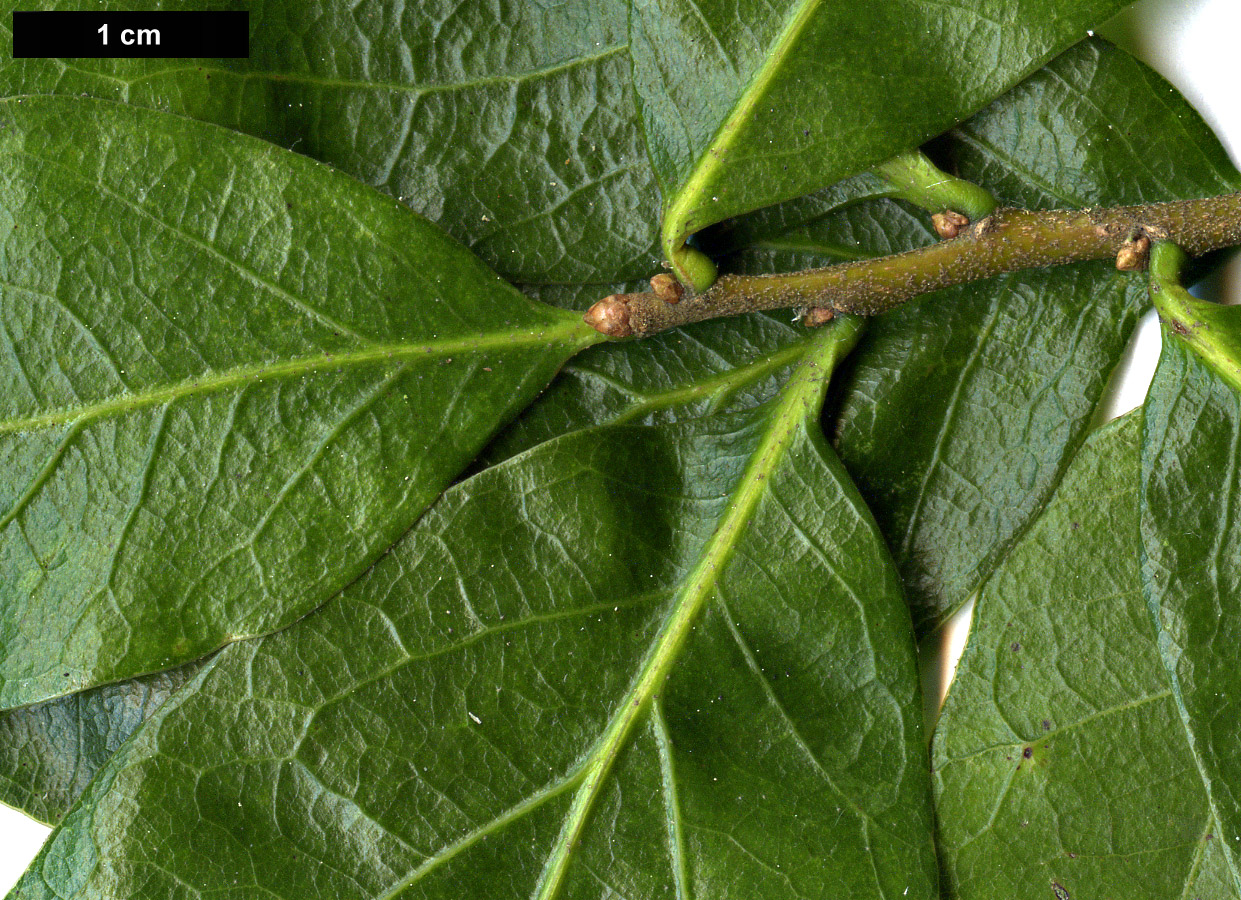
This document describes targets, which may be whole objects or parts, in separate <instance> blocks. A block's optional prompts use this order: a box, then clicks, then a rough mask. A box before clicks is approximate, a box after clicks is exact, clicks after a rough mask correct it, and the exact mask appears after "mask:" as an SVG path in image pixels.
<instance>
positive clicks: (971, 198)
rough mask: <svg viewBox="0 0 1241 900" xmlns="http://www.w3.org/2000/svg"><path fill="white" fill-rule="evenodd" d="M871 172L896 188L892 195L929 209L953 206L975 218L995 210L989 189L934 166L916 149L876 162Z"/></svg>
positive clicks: (944, 208) (950, 207) (972, 219)
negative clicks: (885, 160)
mask: <svg viewBox="0 0 1241 900" xmlns="http://www.w3.org/2000/svg"><path fill="white" fill-rule="evenodd" d="M874 172H875V173H876V174H877V175H879V176H881V177H882V178H883V179H884V181H886V182H888V184H890V185H892V187H893V188H895V192H894V193H893V195H892V196H894V197H897V198H898V199H901V200H907V201H908V202H910V203H912V204H914V205H915V206H920V207H922V208H923V209H926V210H930V211H931V212H941V211H943V210H949V209H950V210H955V211H956V212H959V213H964V214H965V215H966V216H967V217H968V218H969V219H970V221H973V222H977V221H979V220H980V219H985V218H986V217H987V216H989V215H991V214H992V213H993V212H995V208H996V206H997V205H998V204H997V203H996V202H995V198H994V197H992V196H991V193H990V192H989V191H987V190H985V189H984V188H981V187H979V186H978V185H976V184H973V183H972V182H969V181H962V180H961V179H960V178H956V177H954V176H952V175H949V174H948V173H947V172H944V171H943V170H941V169H939V168H937V167H936V166H935V164H934V163H932V162H931V161H930V160H929V159H927V158H926V156H925V155H924V154H923V153H922V152H921V151H918V150H909V151H906V152H905V153H902V154H900V155H899V156H894V157H892V158H891V159H889V160H888V161H887V162H882V163H880V164H879V165H877V166H875V168H874Z"/></svg>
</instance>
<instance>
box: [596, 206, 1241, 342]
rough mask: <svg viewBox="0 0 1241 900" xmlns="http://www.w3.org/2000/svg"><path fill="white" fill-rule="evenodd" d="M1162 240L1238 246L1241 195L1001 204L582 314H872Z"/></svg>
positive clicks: (620, 323) (676, 317)
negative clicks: (946, 230)
mask: <svg viewBox="0 0 1241 900" xmlns="http://www.w3.org/2000/svg"><path fill="white" fill-rule="evenodd" d="M1162 240H1170V241H1172V242H1174V243H1176V244H1178V245H1180V246H1181V247H1182V248H1183V249H1184V250H1185V251H1186V252H1188V253H1190V254H1192V255H1198V254H1201V253H1205V252H1207V251H1208V250H1215V249H1218V248H1220V247H1231V246H1236V245H1237V244H1241V193H1237V194H1226V195H1224V196H1222V197H1212V198H1209V199H1205V200H1181V201H1175V202H1171V203H1153V204H1150V205H1146V206H1126V207H1117V208H1113V209H1084V210H1050V211H1040V210H1025V209H1002V210H999V211H998V212H996V213H995V214H994V215H991V216H988V217H987V218H985V219H983V220H982V221H980V222H977V223H975V224H974V225H972V226H970V227H969V228H967V229H966V230H965V231H964V232H963V233H962V234H961V235H960V236H959V237H956V238H953V239H952V240H947V241H942V242H940V243H938V244H933V245H931V246H929V247H921V248H919V249H917V250H910V251H908V252H906V253H898V254H896V255H894V256H885V257H880V258H878V259H868V260H860V261H858V262H849V263H842V264H840V265H836V266H828V267H827V268H823V269H810V270H808V271H805V272H793V273H789V274H781V275H726V276H724V277H722V278H720V279H719V280H718V281H716V282H715V284H714V285H713V286H712V287H711V288H710V289H709V290H707V291H705V292H703V293H701V294H698V295H696V296H693V297H684V298H682V299H681V300H680V302H678V303H670V302H668V301H666V300H664V299H661V298H660V297H658V296H656V295H655V294H614V295H612V296H611V297H607V298H605V299H603V300H601V301H599V302H598V303H596V304H595V305H594V306H592V307H591V308H590V310H589V311H588V312H587V314H586V321H587V322H588V323H590V324H591V325H592V326H593V327H595V328H596V329H597V330H599V331H601V332H603V333H604V334H607V335H609V336H611V337H628V336H630V335H636V336H639V337H641V336H645V335H648V334H654V333H656V332H659V331H664V330H666V329H668V328H675V327H677V326H680V325H686V324H689V323H691V322H701V321H703V320H704V319H715V318H720V317H723V316H735V315H740V314H741V313H747V312H755V311H757V310H765V309H788V308H799V307H800V308H812V309H822V310H826V311H830V313H850V314H854V315H864V316H873V315H878V314H879V313H883V312H887V311H888V310H891V309H894V308H896V307H897V306H899V305H901V304H902V303H905V302H907V301H908V300H911V299H913V298H914V297H917V296H919V295H921V294H925V293H927V292H929V291H935V290H940V289H941V288H946V287H952V286H954V285H959V284H966V283H969V282H973V281H979V280H981V279H984V278H991V277H993V276H995V275H1000V274H1003V273H1005V272H1015V271H1018V270H1021V269H1029V268H1035V267H1042V266H1056V265H1063V264H1065V263H1073V262H1081V261H1083V260H1092V259H1109V258H1110V259H1116V258H1117V255H1118V254H1120V257H1121V259H1120V260H1119V261H1120V262H1122V265H1123V266H1124V267H1126V268H1129V267H1132V266H1133V265H1134V264H1135V262H1140V261H1141V260H1140V255H1141V254H1140V253H1139V252H1138V251H1137V250H1135V248H1140V247H1144V246H1147V244H1146V242H1147V241H1151V242H1157V241H1162ZM828 317H830V316H828V315H827V314H826V313H825V314H824V315H820V316H815V317H813V318H814V320H816V321H821V320H824V319H825V318H828Z"/></svg>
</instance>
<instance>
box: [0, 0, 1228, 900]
mask: <svg viewBox="0 0 1241 900" xmlns="http://www.w3.org/2000/svg"><path fill="white" fill-rule="evenodd" d="M880 2H882V0H880ZM1103 31H1104V33H1105V34H1106V35H1107V36H1108V37H1110V38H1112V39H1113V40H1115V41H1118V42H1120V43H1122V44H1123V45H1124V46H1125V47H1126V48H1127V49H1128V50H1130V51H1131V52H1133V53H1136V54H1137V55H1138V56H1140V57H1142V58H1143V59H1145V60H1146V61H1147V62H1149V63H1151V64H1152V65H1153V66H1154V67H1155V68H1156V69H1158V70H1159V71H1160V72H1162V73H1163V75H1164V76H1165V77H1167V78H1168V79H1169V80H1170V81H1172V83H1173V84H1175V85H1176V86H1177V87H1178V88H1180V90H1181V91H1182V92H1183V93H1184V94H1185V95H1186V96H1187V97H1188V98H1189V100H1190V102H1192V103H1193V104H1194V105H1196V106H1197V107H1198V109H1199V110H1200V111H1201V112H1202V113H1203V115H1204V116H1205V117H1206V119H1207V121H1208V122H1210V123H1211V125H1212V126H1213V127H1214V128H1215V130H1216V131H1217V132H1218V133H1219V135H1220V136H1221V138H1222V139H1223V142H1224V145H1225V146H1226V147H1227V148H1228V150H1229V152H1230V153H1231V154H1232V158H1233V160H1234V161H1238V162H1241V99H1238V97H1237V95H1236V87H1237V85H1241V53H1239V51H1238V49H1237V48H1238V39H1239V38H1241V3H1238V0H1142V2H1140V3H1137V4H1135V5H1134V6H1133V7H1131V8H1130V9H1129V10H1128V11H1127V12H1126V13H1124V14H1123V15H1122V16H1121V17H1120V18H1119V19H1118V20H1117V21H1115V22H1113V23H1111V25H1110V26H1109V27H1108V28H1106V29H1104V30H1103ZM1212 290H1219V291H1220V293H1221V295H1222V298H1223V299H1226V300H1230V301H1231V302H1238V301H1241V257H1238V259H1237V260H1234V262H1233V263H1232V264H1231V265H1229V266H1228V267H1227V269H1226V270H1225V272H1224V273H1223V275H1222V277H1221V278H1220V279H1218V281H1217V284H1216V285H1214V286H1213V287H1212ZM1158 354H1159V332H1158V329H1157V328H1156V326H1155V322H1154V319H1153V316H1148V318H1147V320H1146V321H1145V322H1144V323H1143V328H1142V329H1141V330H1140V331H1139V333H1138V335H1137V338H1136V339H1135V341H1134V346H1133V347H1131V348H1130V354H1129V370H1128V376H1127V377H1126V378H1125V380H1124V381H1123V383H1122V384H1121V387H1120V390H1119V392H1118V394H1117V396H1116V397H1115V398H1114V407H1113V408H1114V413H1115V414H1117V415H1119V414H1120V413H1123V412H1127V411H1128V410H1129V409H1132V408H1133V407H1135V406H1138V405H1139V404H1140V403H1141V402H1142V399H1143V397H1144V396H1145V394H1146V387H1147V384H1148V383H1149V382H1150V377H1151V373H1152V372H1153V371H1154V367H1155V361H1156V359H1157V357H1158ZM968 625H969V610H968V609H967V610H964V611H962V613H961V614H959V615H958V616H957V619H956V621H955V622H954V627H953V628H951V629H949V631H948V634H947V637H946V653H945V661H944V665H943V669H944V671H945V672H950V671H951V667H952V666H953V665H954V664H955V660H956V658H957V657H958V656H959V655H960V651H961V648H962V647H964V645H965V637H966V631H967V629H968ZM944 682H945V683H944V684H942V685H940V686H938V687H940V688H941V689H942V688H945V687H946V678H945V679H944ZM928 687H931V689H932V690H934V689H935V687H936V686H933V685H930V686H928ZM47 835H48V829H47V828H46V827H44V826H42V825H40V824H38V823H37V822H34V821H33V820H31V819H28V818H26V817H25V816H24V815H22V814H21V813H19V812H17V811H15V810H12V809H9V808H8V807H5V806H3V805H0V894H4V893H7V892H8V890H9V888H10V887H11V886H12V885H13V884H15V883H16V882H17V879H18V878H19V877H20V875H21V873H22V872H23V871H24V870H25V868H26V866H27V865H28V864H29V862H30V860H31V859H33V858H34V855H35V854H36V853H37V852H38V850H39V847H40V846H41V845H42V843H43V841H44V839H45V838H46V837H47Z"/></svg>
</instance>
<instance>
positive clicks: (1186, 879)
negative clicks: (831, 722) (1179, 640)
mask: <svg viewBox="0 0 1241 900" xmlns="http://www.w3.org/2000/svg"><path fill="white" fill-rule="evenodd" d="M1141 419H1142V417H1141V415H1140V414H1138V413H1134V414H1131V415H1129V416H1127V417H1125V418H1124V419H1123V420H1121V421H1119V422H1116V423H1113V424H1111V425H1109V426H1106V427H1105V428H1103V429H1101V430H1100V431H1098V432H1096V433H1094V434H1092V435H1091V436H1090V438H1088V439H1087V442H1086V445H1085V447H1084V448H1083V449H1082V451H1081V452H1080V453H1079V454H1078V456H1077V457H1076V458H1075V459H1074V462H1073V465H1072V467H1071V469H1070V471H1069V473H1068V474H1067V475H1066V476H1065V479H1064V480H1063V482H1062V483H1061V485H1060V488H1059V489H1058V491H1057V493H1056V495H1055V497H1054V498H1053V499H1052V501H1051V502H1050V503H1049V504H1048V507H1047V509H1046V511H1045V512H1044V513H1043V515H1042V516H1041V517H1040V518H1039V520H1038V521H1037V522H1036V523H1035V524H1034V525H1033V527H1032V528H1031V529H1030V531H1029V532H1028V533H1027V534H1026V536H1025V537H1024V538H1023V539H1022V540H1021V541H1020V542H1019V543H1018V545H1017V546H1016V547H1015V548H1014V550H1013V551H1012V553H1011V554H1010V555H1009V557H1008V558H1007V559H1006V560H1005V562H1004V564H1003V565H1002V566H1001V567H1000V568H999V569H998V570H997V572H996V574H995V575H994V576H993V577H992V579H991V581H989V582H988V584H987V585H986V586H985V587H984V589H983V592H982V595H981V597H980V602H979V606H978V611H977V613H976V623H975V627H974V629H973V631H972V632H971V637H970V644H969V647H968V648H967V650H966V654H965V655H964V656H963V657H962V661H961V664H960V667H959V669H958V678H957V680H956V681H955V682H954V684H953V687H952V690H951V692H950V695H949V699H948V702H947V704H946V705H945V708H944V712H943V716H942V718H941V724H940V727H939V729H938V730H937V734H936V738H935V748H934V756H935V771H936V802H937V807H938V811H939V820H940V822H941V827H942V831H941V837H942V840H941V848H942V850H943V851H944V856H943V859H944V862H945V872H946V874H947V875H948V879H949V884H950V885H951V890H952V891H953V893H954V896H960V897H962V898H963V900H965V898H971V897H990V896H995V894H996V892H1003V893H1005V894H1007V895H1010V896H1014V897H1023V898H1024V897H1030V898H1036V897H1045V896H1046V895H1047V892H1048V881H1049V880H1050V881H1054V882H1055V883H1056V884H1059V885H1061V886H1062V888H1063V889H1064V890H1065V891H1067V892H1068V893H1069V894H1070V896H1078V895H1079V894H1080V895H1083V896H1093V895H1095V894H1099V893H1102V892H1108V891H1121V892H1123V893H1125V894H1126V895H1128V896H1134V897H1150V898H1155V897H1169V896H1220V897H1228V896H1238V892H1237V889H1236V885H1235V883H1234V884H1233V886H1232V887H1229V888H1225V889H1223V890H1218V887H1221V886H1220V885H1219V884H1218V882H1219V879H1220V878H1221V876H1222V877H1223V878H1224V879H1225V880H1227V879H1228V875H1227V863H1226V857H1227V855H1228V854H1229V852H1230V851H1229V848H1228V846H1227V845H1228V843H1229V842H1228V840H1227V839H1226V835H1227V832H1226V831H1222V830H1221V829H1220V827H1219V825H1218V822H1217V821H1216V818H1215V816H1214V814H1213V811H1212V809H1211V806H1210V803H1209V802H1208V794H1207V792H1206V791H1205V790H1204V783H1203V781H1202V780H1201V777H1200V771H1199V768H1198V766H1197V765H1196V763H1195V753H1194V750H1193V748H1192V746H1191V743H1190V741H1187V740H1186V735H1185V731H1184V729H1183V726H1182V722H1181V716H1180V713H1179V712H1178V710H1177V703H1176V701H1175V698H1174V696H1173V693H1174V692H1173V690H1172V686H1171V684H1170V681H1169V678H1168V674H1167V672H1166V671H1165V670H1164V666H1163V664H1162V662H1161V660H1160V651H1159V646H1158V640H1157V638H1156V634H1155V631H1154V629H1153V628H1152V623H1151V620H1150V617H1149V614H1148V611H1147V609H1146V602H1145V598H1144V597H1143V591H1142V586H1141V581H1140V577H1139V571H1138V570H1139V566H1138V564H1137V562H1136V560H1137V557H1138V547H1139V543H1140V539H1139V533H1138V521H1139V497H1138V495H1139V491H1140V483H1139V477H1138V476H1139V445H1140V442H1141V434H1142V421H1141ZM1151 810H1157V812H1156V813H1154V814H1151ZM1213 882H1214V883H1216V885H1217V890H1215V892H1212V890H1211V887H1210V886H1211V884H1212V883H1213ZM1195 888H1196V890H1195Z"/></svg>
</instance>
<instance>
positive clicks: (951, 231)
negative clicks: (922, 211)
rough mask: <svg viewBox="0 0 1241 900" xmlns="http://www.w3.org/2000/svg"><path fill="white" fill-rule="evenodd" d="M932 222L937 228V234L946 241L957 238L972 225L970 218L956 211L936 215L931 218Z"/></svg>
mask: <svg viewBox="0 0 1241 900" xmlns="http://www.w3.org/2000/svg"><path fill="white" fill-rule="evenodd" d="M931 222H932V224H933V225H934V226H935V233H936V234H938V235H939V236H940V237H941V238H943V239H944V240H949V239H950V238H954V237H956V236H957V235H958V234H960V233H961V232H962V231H964V230H965V229H966V228H967V227H968V226H969V224H970V220H969V216H965V215H962V214H961V213H959V212H957V211H956V210H955V209H946V210H944V211H943V212H937V213H935V215H933V216H931Z"/></svg>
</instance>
